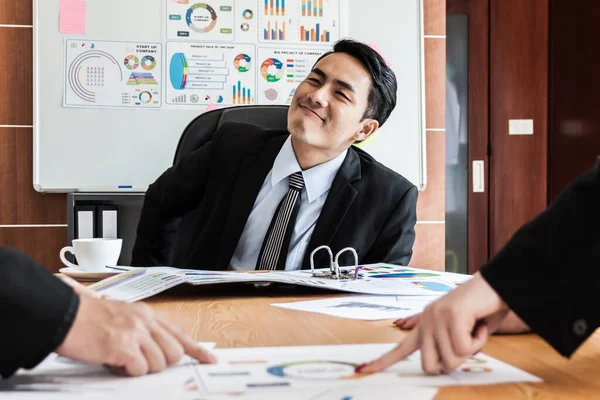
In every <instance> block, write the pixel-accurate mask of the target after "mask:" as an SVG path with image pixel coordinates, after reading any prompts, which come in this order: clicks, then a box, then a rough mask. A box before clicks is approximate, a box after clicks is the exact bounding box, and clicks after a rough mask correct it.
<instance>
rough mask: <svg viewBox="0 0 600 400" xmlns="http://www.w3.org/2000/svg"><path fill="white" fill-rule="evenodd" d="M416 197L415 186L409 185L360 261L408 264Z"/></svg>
mask: <svg viewBox="0 0 600 400" xmlns="http://www.w3.org/2000/svg"><path fill="white" fill-rule="evenodd" d="M417 197H418V191H417V187H416V186H411V187H410V188H409V189H408V190H407V191H406V193H405V194H404V196H402V198H401V199H400V201H399V202H398V204H396V205H395V207H394V209H393V211H392V212H391V213H390V215H389V216H388V218H387V221H386V222H385V224H384V226H383V228H382V229H381V231H380V232H379V235H378V236H377V240H376V241H375V243H374V244H373V246H371V249H370V250H369V252H368V253H367V254H366V255H365V258H364V259H363V260H362V263H365V264H371V263H378V262H386V263H390V264H399V265H408V263H409V261H410V258H411V256H412V253H413V251H412V248H413V244H414V243H415V224H416V223H417Z"/></svg>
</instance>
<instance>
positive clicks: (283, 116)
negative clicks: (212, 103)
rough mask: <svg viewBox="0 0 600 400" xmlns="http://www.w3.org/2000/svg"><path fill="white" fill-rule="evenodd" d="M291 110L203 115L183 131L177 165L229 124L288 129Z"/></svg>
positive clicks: (237, 110)
mask: <svg viewBox="0 0 600 400" xmlns="http://www.w3.org/2000/svg"><path fill="white" fill-rule="evenodd" d="M288 109H289V107H288V106H262V105H257V106H234V107H227V108H220V109H218V110H213V111H209V112H207V113H203V114H201V115H199V116H197V117H196V118H194V119H193V120H192V122H190V123H189V124H188V126H187V127H186V128H185V129H184V130H183V133H182V134H181V138H180V139H179V144H178V145H177V149H176V150H175V157H174V160H173V164H176V163H177V162H178V161H179V160H181V159H182V158H183V157H185V156H186V155H188V154H190V153H191V152H192V151H194V150H196V149H198V148H200V147H202V145H204V144H205V143H207V142H209V141H210V140H212V137H213V135H214V134H215V132H216V131H217V129H219V127H220V126H221V125H222V124H223V123H225V122H244V123H247V124H252V125H258V126H261V127H263V128H266V129H276V130H282V129H287V113H288Z"/></svg>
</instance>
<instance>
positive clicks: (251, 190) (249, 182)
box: [217, 135, 288, 269]
mask: <svg viewBox="0 0 600 400" xmlns="http://www.w3.org/2000/svg"><path fill="white" fill-rule="evenodd" d="M287 136H288V135H278V136H276V137H274V138H272V139H270V140H269V141H268V142H267V143H266V144H265V146H264V147H263V148H262V149H261V150H260V151H259V152H257V153H254V154H249V155H246V156H245V157H244V159H243V160H242V162H241V165H240V171H239V174H238V176H237V179H236V182H235V187H234V189H233V192H232V193H233V199H232V201H231V207H230V209H229V213H228V216H227V220H226V222H225V229H224V231H223V239H222V240H221V247H220V249H219V256H218V258H217V260H218V265H219V266H220V268H223V269H226V268H227V266H228V265H229V261H230V260H231V257H232V256H233V252H234V251H235V248H236V246H237V243H238V241H239V240H240V236H241V235H242V231H243V230H244V227H245V226H246V221H247V220H248V217H249V216H250V212H251V211H252V206H254V202H255V201H256V197H257V196H258V192H259V191H260V188H261V187H262V184H263V183H264V181H265V177H266V176H267V174H268V173H269V171H270V170H271V169H272V168H273V162H274V161H275V158H276V157H277V154H278V153H279V150H280V149H281V147H282V146H283V143H284V142H285V140H286V139H287Z"/></svg>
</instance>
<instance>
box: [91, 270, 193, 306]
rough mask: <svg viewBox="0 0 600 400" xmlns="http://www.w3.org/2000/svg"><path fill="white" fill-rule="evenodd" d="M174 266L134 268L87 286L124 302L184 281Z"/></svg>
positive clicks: (138, 298)
mask: <svg viewBox="0 0 600 400" xmlns="http://www.w3.org/2000/svg"><path fill="white" fill-rule="evenodd" d="M177 271H178V270H176V269H174V268H168V267H166V268H162V267H156V268H136V269H131V270H129V271H127V272H123V273H122V274H119V275H115V276H112V277H110V278H107V279H104V280H102V281H100V282H97V283H95V284H93V285H90V286H89V288H90V289H92V290H95V291H96V292H99V293H100V294H102V295H105V296H106V297H108V298H110V299H112V300H121V301H126V302H133V301H137V300H142V299H145V298H147V297H150V296H153V295H155V294H157V293H160V292H163V291H165V290H167V289H169V288H172V287H173V286H176V285H179V284H180V283H182V282H185V277H184V276H182V275H181V274H179V273H178V272H177Z"/></svg>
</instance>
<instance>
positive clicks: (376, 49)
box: [369, 42, 392, 67]
mask: <svg viewBox="0 0 600 400" xmlns="http://www.w3.org/2000/svg"><path fill="white" fill-rule="evenodd" d="M369 47H371V48H372V49H373V50H375V51H376V52H378V53H379V55H380V56H381V57H383V60H384V61H385V63H386V64H387V66H388V67H391V66H392V64H390V62H389V61H388V60H387V59H386V58H385V56H384V55H383V53H382V52H381V50H380V49H379V47H378V46H377V45H376V44H375V43H374V42H371V43H369Z"/></svg>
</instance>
